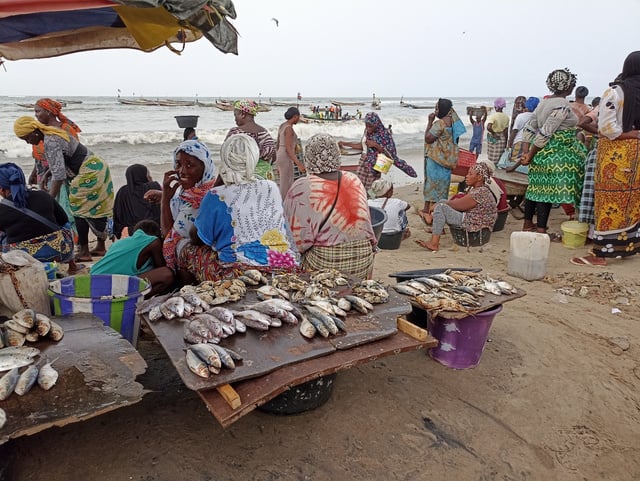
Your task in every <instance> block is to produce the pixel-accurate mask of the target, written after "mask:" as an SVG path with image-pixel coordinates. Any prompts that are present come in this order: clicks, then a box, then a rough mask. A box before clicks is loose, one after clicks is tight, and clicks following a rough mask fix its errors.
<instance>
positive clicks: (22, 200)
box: [0, 162, 28, 208]
mask: <svg viewBox="0 0 640 481" xmlns="http://www.w3.org/2000/svg"><path fill="white" fill-rule="evenodd" d="M0 187H2V188H3V189H9V190H11V200H12V201H13V203H14V204H15V205H16V206H17V207H20V208H24V207H26V206H27V197H28V194H27V182H26V181H25V179H24V172H22V169H21V168H20V167H18V166H17V165H16V164H14V163H11V162H7V163H5V164H0Z"/></svg>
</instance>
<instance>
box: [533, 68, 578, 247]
mask: <svg viewBox="0 0 640 481" xmlns="http://www.w3.org/2000/svg"><path fill="white" fill-rule="evenodd" d="M576 78H577V77H576V75H574V74H573V73H571V72H570V71H569V70H568V69H559V70H554V71H553V72H551V73H550V74H549V76H548V77H547V87H548V88H549V90H550V91H551V92H552V95H550V96H549V97H547V98H545V99H544V100H542V102H540V104H539V105H538V107H537V108H536V110H535V112H534V114H533V117H531V119H530V120H529V122H528V123H527V125H526V126H525V128H524V132H523V142H527V143H529V144H531V145H530V147H529V152H528V153H526V154H524V155H523V156H522V160H521V162H520V163H521V164H522V165H529V164H531V165H530V167H529V187H528V188H527V193H526V196H525V209H524V226H523V227H522V230H524V231H532V232H533V231H537V232H541V233H546V232H547V221H548V220H549V213H550V212H551V206H552V204H573V205H579V204H580V196H581V193H582V183H583V180H584V161H585V158H586V155H587V149H586V148H585V146H584V145H583V144H582V143H581V142H580V141H579V140H578V138H577V136H576V126H577V124H578V118H577V117H576V116H575V114H574V113H573V111H572V110H571V107H570V105H569V101H568V100H567V96H568V95H570V94H571V92H573V89H574V88H575V86H576ZM534 215H536V223H535V224H534V222H533V216H534ZM552 240H556V239H553V238H552Z"/></svg>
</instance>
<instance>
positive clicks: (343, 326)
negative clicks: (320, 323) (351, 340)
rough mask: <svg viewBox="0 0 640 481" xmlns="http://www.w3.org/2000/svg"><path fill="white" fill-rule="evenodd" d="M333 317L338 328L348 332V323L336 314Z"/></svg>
mask: <svg viewBox="0 0 640 481" xmlns="http://www.w3.org/2000/svg"><path fill="white" fill-rule="evenodd" d="M331 319H333V322H334V323H335V325H336V327H337V328H338V329H340V330H341V331H343V332H347V325H346V324H345V323H344V321H343V320H342V319H340V318H339V317H335V316H333V317H331Z"/></svg>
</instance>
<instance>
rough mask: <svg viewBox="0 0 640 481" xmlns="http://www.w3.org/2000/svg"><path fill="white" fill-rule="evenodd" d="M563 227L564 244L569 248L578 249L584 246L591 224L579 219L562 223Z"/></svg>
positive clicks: (561, 226)
mask: <svg viewBox="0 0 640 481" xmlns="http://www.w3.org/2000/svg"><path fill="white" fill-rule="evenodd" d="M560 228H561V229H562V245H563V246H565V247H568V248H569V249H577V248H578V247H583V246H584V245H585V243H586V242H587V233H588V232H589V224H587V223H585V222H578V221H577V220H568V221H566V222H563V223H562V224H561V225H560Z"/></svg>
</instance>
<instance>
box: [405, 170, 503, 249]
mask: <svg viewBox="0 0 640 481" xmlns="http://www.w3.org/2000/svg"><path fill="white" fill-rule="evenodd" d="M465 181H466V183H467V185H468V186H469V188H468V190H467V193H466V195H464V196H463V197H460V198H457V199H451V200H447V201H441V202H438V203H437V204H436V205H435V207H434V209H433V213H432V214H425V220H426V221H427V222H429V223H431V222H432V223H433V228H432V235H431V240H430V241H429V242H425V241H422V240H416V243H417V244H418V245H420V246H422V247H424V248H425V249H429V250H431V251H434V252H435V251H437V250H438V249H439V248H440V236H441V235H442V233H443V232H444V226H445V224H449V225H452V226H459V227H462V228H463V229H464V230H466V231H467V232H477V231H480V230H482V229H485V228H486V229H492V228H493V225H494V224H495V223H496V219H497V217H498V208H497V202H496V199H495V197H494V196H493V194H492V193H491V190H489V188H488V187H487V185H486V184H488V183H490V182H491V170H490V169H489V167H488V166H487V165H486V164H484V163H481V162H479V163H477V164H475V165H474V166H473V167H471V168H470V169H469V172H468V173H467V176H466V177H465Z"/></svg>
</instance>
